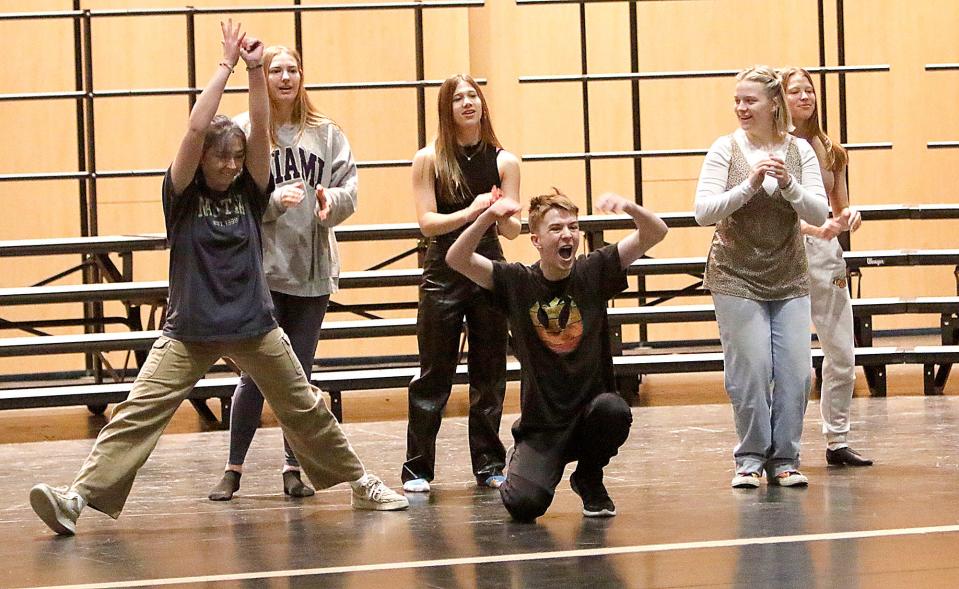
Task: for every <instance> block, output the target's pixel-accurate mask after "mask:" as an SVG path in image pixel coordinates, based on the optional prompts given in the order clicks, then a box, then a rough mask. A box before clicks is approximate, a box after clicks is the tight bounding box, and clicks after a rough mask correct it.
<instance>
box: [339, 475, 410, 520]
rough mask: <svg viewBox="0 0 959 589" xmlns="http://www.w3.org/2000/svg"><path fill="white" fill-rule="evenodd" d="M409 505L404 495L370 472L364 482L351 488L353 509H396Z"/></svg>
mask: <svg viewBox="0 0 959 589" xmlns="http://www.w3.org/2000/svg"><path fill="white" fill-rule="evenodd" d="M409 506H410V502H409V501H407V499H406V497H404V496H402V495H400V494H399V493H397V492H396V491H394V490H393V489H391V488H389V487H387V486H386V485H384V484H383V481H381V480H380V479H379V478H377V477H375V476H373V475H371V474H368V475H366V484H364V485H363V486H362V487H359V488H358V489H357V488H354V489H353V509H371V510H373V511H397V510H400V509H406V508H407V507H409Z"/></svg>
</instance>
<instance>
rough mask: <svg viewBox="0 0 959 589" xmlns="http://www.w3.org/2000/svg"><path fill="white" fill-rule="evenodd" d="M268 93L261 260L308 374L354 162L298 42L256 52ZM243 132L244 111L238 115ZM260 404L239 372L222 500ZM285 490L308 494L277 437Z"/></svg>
mask: <svg viewBox="0 0 959 589" xmlns="http://www.w3.org/2000/svg"><path fill="white" fill-rule="evenodd" d="M263 67H264V69H265V70H266V71H265V74H266V87H267V91H268V92H269V96H270V128H269V135H270V145H271V154H270V161H271V163H272V167H273V178H274V179H275V181H276V185H277V187H276V189H275V190H274V191H273V194H272V195H271V196H270V201H269V204H268V205H267V207H266V211H265V212H264V214H263V228H262V232H263V269H264V270H265V272H266V283H267V286H268V287H269V289H270V298H271V299H272V301H273V307H274V313H275V316H276V321H277V323H278V324H279V325H280V327H281V328H282V329H283V331H284V332H285V333H286V335H287V336H288V337H289V338H290V344H291V345H292V346H293V351H294V352H295V353H296V358H297V361H298V362H299V363H300V366H301V367H302V369H303V373H304V374H306V375H307V377H309V375H310V373H311V372H312V370H313V357H314V356H315V355H316V345H317V343H318V342H319V339H320V328H321V327H322V326H323V318H324V317H325V315H326V309H327V306H328V305H329V302H330V294H331V293H333V292H335V291H336V289H337V281H338V277H339V273H340V263H339V252H338V250H337V245H336V237H335V235H334V233H333V227H334V226H335V225H337V224H339V223H341V222H342V221H344V220H346V219H347V218H348V217H349V216H350V215H352V214H353V213H354V212H355V211H356V189H357V177H356V164H355V163H354V162H353V154H352V152H351V151H350V144H349V142H348V141H347V140H346V135H344V134H343V131H342V130H341V129H340V128H339V127H338V126H337V125H336V124H335V123H333V121H331V120H330V119H328V118H327V117H325V116H323V114H321V113H320V111H319V110H318V109H317V108H316V107H315V106H313V103H312V102H311V101H310V96H309V94H308V93H307V91H306V88H305V84H304V79H303V60H302V59H301V58H300V54H299V53H298V52H297V51H296V50H295V49H289V48H287V47H282V46H279V45H275V46H272V47H267V48H266V50H265V51H264V52H263ZM236 122H237V124H238V125H239V126H240V127H241V128H242V129H243V130H244V132H246V133H247V134H249V133H250V132H251V130H252V122H251V119H250V115H249V113H243V114H241V115H240V116H238V117H237V118H236ZM262 411H263V395H262V394H261V393H260V389H259V388H258V387H257V385H256V383H255V382H254V381H253V379H252V378H251V377H250V375H249V374H243V376H242V377H241V378H240V384H239V385H238V386H237V388H236V392H235V393H234V395H233V410H232V413H231V415H230V455H229V459H228V461H227V465H226V470H225V472H224V473H223V478H222V479H221V480H220V482H219V483H217V485H216V486H215V487H214V488H213V490H211V491H210V494H209V498H210V499H211V500H213V501H229V500H230V499H232V498H233V494H234V493H235V492H236V491H237V490H238V489H239V488H240V476H241V475H242V473H243V462H244V460H245V459H246V454H247V451H248V450H249V448H250V444H251V443H252V441H253V435H254V434H255V433H256V429H257V427H258V426H259V423H260V414H261V413H262ZM283 442H284V444H283V445H284V449H285V461H284V465H283V469H282V473H283V492H284V493H286V494H287V495H290V496H292V497H308V496H310V495H313V489H312V488H310V487H309V486H307V485H305V484H304V483H303V481H302V479H301V478H300V464H299V462H298V461H297V459H296V456H295V455H294V453H293V451H292V448H290V444H289V441H288V440H286V438H284V440H283Z"/></svg>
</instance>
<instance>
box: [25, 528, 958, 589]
mask: <svg viewBox="0 0 959 589" xmlns="http://www.w3.org/2000/svg"><path fill="white" fill-rule="evenodd" d="M956 532H959V525H950V526H932V527H925V528H899V529H889V530H861V531H852V532H833V533H828V534H802V535H796V536H770V537H764V538H735V539H732V540H709V541H701V542H678V543H673V544H645V545H638V546H610V547H606V548H585V549H580V550H557V551H553V552H527V553H522V554H499V555H493V556H469V557H463V558H444V559H439V560H413V561H407V562H384V563H378V564H360V565H350V566H337V567H323V568H315V569H291V570H285V571H259V572H249V573H234V574H223V575H204V576H196V577H171V578H167V579H130V580H126V581H117V582H111V583H88V584H81V585H53V586H47V587H32V588H30V589H114V588H121V587H150V586H154V587H155V586H163V585H176V584H180V585H183V584H191V583H216V582H225V581H245V580H251V579H277V578H290V577H310V576H319V575H337V574H345V573H368V572H375V571H392V570H401V569H418V568H429V567H449V566H462V565H476V564H493V563H510V562H525V561H532V560H555V559H559V558H583V557H589V556H610V555H617V554H639V553H644V552H670V551H678V550H706V549H711V548H735V547H738V546H751V545H758V544H788V543H793V542H823V541H830V540H857V539H863V538H886V537H893V536H915V535H923V534H949V533H956Z"/></svg>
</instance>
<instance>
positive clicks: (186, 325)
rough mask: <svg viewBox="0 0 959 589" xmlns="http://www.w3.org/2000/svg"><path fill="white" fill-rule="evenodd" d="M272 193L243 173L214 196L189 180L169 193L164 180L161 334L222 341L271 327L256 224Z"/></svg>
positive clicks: (170, 188)
mask: <svg viewBox="0 0 959 589" xmlns="http://www.w3.org/2000/svg"><path fill="white" fill-rule="evenodd" d="M272 191H273V179H272V178H270V182H269V186H267V187H266V190H260V189H259V188H257V186H256V182H255V181H254V180H253V177H252V176H251V175H250V172H249V171H248V170H247V169H246V168H245V167H244V168H243V172H242V173H240V175H239V176H237V178H236V180H234V181H233V183H232V184H231V185H230V188H229V189H227V190H226V191H224V192H222V193H219V192H215V191H213V190H211V189H210V188H208V187H206V186H204V185H202V184H200V183H198V181H197V178H196V177H194V179H193V181H192V182H190V184H189V186H187V187H186V188H185V189H184V190H183V194H174V192H173V182H172V180H171V177H170V170H167V173H166V176H165V177H164V178H163V215H164V217H165V219H166V231H167V240H168V241H169V243H170V299H169V303H168V307H167V318H166V323H165V324H164V326H163V334H164V335H166V336H169V337H172V338H174V339H178V340H182V341H229V340H238V339H246V338H250V337H256V336H259V335H263V334H264V333H267V332H269V331H271V330H272V329H274V328H275V327H276V321H275V320H274V319H273V302H272V299H271V298H270V291H269V289H268V287H267V285H266V277H265V276H264V274H263V252H262V249H261V239H260V221H261V219H262V218H263V212H264V211H265V210H266V206H267V203H268V202H269V198H270V193H271V192H272Z"/></svg>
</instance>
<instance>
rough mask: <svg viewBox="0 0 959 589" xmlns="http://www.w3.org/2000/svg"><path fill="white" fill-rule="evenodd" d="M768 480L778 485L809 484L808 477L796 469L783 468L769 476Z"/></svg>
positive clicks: (800, 485)
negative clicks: (781, 470) (773, 475)
mask: <svg viewBox="0 0 959 589" xmlns="http://www.w3.org/2000/svg"><path fill="white" fill-rule="evenodd" d="M769 482H770V483H771V484H773V485H779V486H780V487H805V486H806V485H808V484H809V479H808V478H806V475H804V474H803V473H801V472H799V471H798V470H784V471H783V472H781V473H779V474H777V475H776V476H775V477H772V478H770V479H769Z"/></svg>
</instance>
